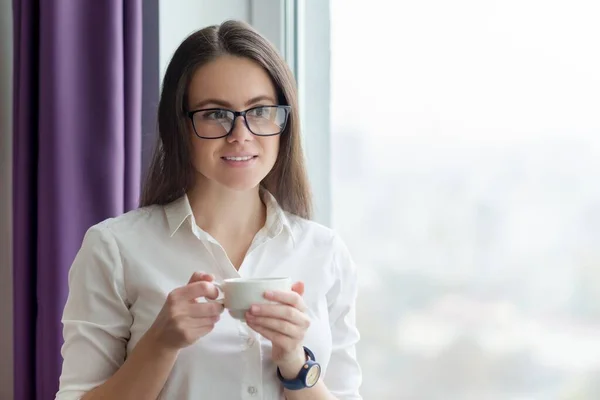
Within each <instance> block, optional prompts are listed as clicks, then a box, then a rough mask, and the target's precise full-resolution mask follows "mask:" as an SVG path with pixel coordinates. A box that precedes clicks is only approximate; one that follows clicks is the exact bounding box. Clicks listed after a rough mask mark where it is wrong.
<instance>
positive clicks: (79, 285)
mask: <svg viewBox="0 0 600 400" xmlns="http://www.w3.org/2000/svg"><path fill="white" fill-rule="evenodd" d="M212 279H213V278H212V276H209V275H206V274H197V273H195V274H193V275H192V277H191V278H190V282H189V283H188V284H187V285H185V286H183V287H181V288H177V289H175V290H174V291H172V292H171V293H170V294H169V296H168V297H167V301H166V302H165V305H164V306H163V309H162V310H161V311H160V313H159V315H158V317H157V318H156V320H155V321H154V324H153V325H152V327H151V328H150V329H149V330H148V331H147V332H146V333H145V334H144V336H142V338H141V339H140V341H139V343H138V344H137V346H136V347H135V349H134V350H133V351H132V352H131V354H129V355H127V342H128V340H129V337H130V327H131V323H132V322H133V318H132V316H131V314H130V312H129V308H128V305H127V297H126V294H125V289H124V284H123V270H122V265H121V257H120V253H119V249H118V248H117V245H116V242H115V240H114V238H113V236H112V235H111V233H110V231H109V230H108V229H106V228H102V227H94V228H91V229H90V230H89V231H88V233H87V234H86V237H85V238H84V241H83V245H82V248H81V250H80V251H79V253H78V254H77V257H76V258H75V261H74V262H73V266H72V267H71V271H70V272H69V297H68V299H67V304H66V305H65V310H64V313H63V324H64V338H65V343H64V345H63V348H62V355H63V358H64V362H63V370H62V375H61V377H60V389H59V391H58V393H57V395H56V399H57V400H75V399H81V398H83V399H84V400H94V399H116V398H118V399H124V400H127V399H136V400H144V399H156V398H157V397H158V396H159V394H160V392H161V390H162V388H163V386H164V384H165V382H166V380H167V378H168V376H169V374H170V372H171V369H172V368H173V365H174V363H175V360H176V358H177V354H178V351H179V349H181V348H183V347H185V346H188V345H190V344H192V343H194V342H195V341H196V340H198V339H199V338H200V337H201V336H204V335H206V334H207V333H208V332H210V331H211V330H212V329H213V327H214V323H216V322H217V321H218V319H219V314H220V313H221V312H222V306H221V305H219V304H197V303H196V302H195V300H194V299H196V298H197V297H203V296H208V297H213V298H214V297H216V296H217V294H218V293H217V290H216V288H215V287H214V285H212V284H210V283H209V282H210V281H212ZM126 358H127V360H125V359H126Z"/></svg>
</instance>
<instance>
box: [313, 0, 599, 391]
mask: <svg viewBox="0 0 600 400" xmlns="http://www.w3.org/2000/svg"><path fill="white" fill-rule="evenodd" d="M598 15H600V3H598V2H597V1H596V0H577V1H569V2H567V1H550V2H549V1H544V0H519V1H516V0H509V1H485V2H481V1H472V0H457V1H452V2H448V1H443V0H422V1H408V0H402V1H387V0H370V1H368V2H365V1H348V0H332V1H331V75H330V78H331V124H332V130H331V167H332V214H331V217H332V224H333V226H334V228H335V229H336V230H337V231H338V232H339V233H340V234H341V236H342V237H343V238H344V240H345V241H346V243H347V244H348V246H349V248H350V249H351V251H352V253H353V256H354V258H355V260H356V261H357V263H358V265H359V271H360V272H359V273H360V284H361V288H360V294H359V304H358V323H359V328H360V330H361V333H362V341H361V343H360V346H359V349H358V350H359V357H360V361H361V363H362V366H363V370H364V371H363V372H364V385H363V396H364V397H365V399H394V400H398V399H411V400H414V399H419V400H426V399H431V400H436V399H444V400H447V399H452V400H467V399H478V400H479V399H485V400H495V399H502V400H506V399H589V400H594V399H599V398H600V111H599V110H600V50H599V46H598V38H600V24H598V23H597V19H598V18H597V17H598ZM306 118H310V115H307V116H306Z"/></svg>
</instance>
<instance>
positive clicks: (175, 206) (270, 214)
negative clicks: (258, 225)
mask: <svg viewBox="0 0 600 400" xmlns="http://www.w3.org/2000/svg"><path fill="white" fill-rule="evenodd" d="M260 192H261V197H262V200H263V202H264V203H265V206H266V207H267V219H266V221H265V226H264V229H265V230H266V234H267V236H268V237H271V238H273V237H275V236H277V235H279V234H280V233H281V232H282V231H283V230H284V229H285V230H287V231H288V233H289V235H290V237H291V238H292V242H294V244H295V241H294V235H293V230H292V225H291V223H290V220H289V218H288V216H287V215H286V213H285V211H284V210H283V209H282V208H281V206H280V205H279V203H277V200H276V199H275V196H273V195H272V194H271V193H270V192H269V191H267V190H266V189H261V191H260ZM164 210H165V215H166V217H167V222H168V225H169V235H170V236H173V235H175V233H176V232H177V231H178V230H179V228H181V226H182V225H183V223H184V222H186V221H187V222H189V226H190V227H191V228H192V229H193V228H194V227H195V225H196V221H195V219H194V214H193V212H192V207H191V205H190V201H189V198H188V196H187V194H184V195H183V196H181V197H180V198H179V199H177V200H175V201H173V202H172V203H169V204H167V205H166V206H164ZM198 229H199V228H198Z"/></svg>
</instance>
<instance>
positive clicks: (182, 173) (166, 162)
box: [140, 21, 312, 218]
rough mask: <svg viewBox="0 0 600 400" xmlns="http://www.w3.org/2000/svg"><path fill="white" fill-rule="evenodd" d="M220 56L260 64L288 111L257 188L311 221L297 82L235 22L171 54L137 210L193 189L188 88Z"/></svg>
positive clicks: (198, 35) (263, 43) (261, 41)
mask: <svg viewBox="0 0 600 400" xmlns="http://www.w3.org/2000/svg"><path fill="white" fill-rule="evenodd" d="M221 55H234V56H239V57H246V58H249V59H251V60H253V61H255V62H256V63H258V64H259V65H261V66H262V67H263V68H264V69H265V70H266V71H267V73H268V74H269V75H270V77H271V79H272V80H273V83H274V84H275V87H276V90H277V96H278V101H279V104H281V105H289V106H291V112H290V117H289V120H288V123H287V125H286V128H285V130H284V131H283V133H282V134H281V139H280V145H279V154H278V155H277V160H276V161H275V165H274V166H273V168H272V169H271V171H270V172H269V173H268V174H267V176H266V177H265V178H264V179H263V181H262V182H261V185H262V186H263V187H264V188H266V189H267V190H268V191H269V192H271V193H272V194H273V195H274V196H275V198H276V199H277V202H278V203H279V204H280V205H281V207H282V208H283V209H284V210H286V211H288V212H290V213H292V214H296V215H298V216H300V217H303V218H310V217H311V213H312V201H311V193H310V187H309V184H308V178H307V174H306V168H305V166H304V153H303V151H302V145H301V143H300V124H299V120H300V118H299V114H298V100H297V91H296V82H295V80H294V77H293V75H292V72H291V71H290V69H289V67H288V66H287V64H286V63H285V61H284V60H283V58H282V57H281V56H280V55H279V53H278V52H277V50H276V49H275V48H274V47H273V45H272V44H271V43H269V42H268V41H267V40H266V39H265V38H264V37H262V36H261V35H260V34H259V33H258V32H256V31H255V30H254V29H253V28H252V27H250V26H249V25H248V24H246V23H244V22H240V21H226V22H224V23H223V24H221V25H214V26H209V27H207V28H204V29H201V30H199V31H197V32H194V33H192V34H191V35H190V36H188V37H187V39H185V40H184V41H183V43H181V45H179V47H178V48H177V50H176V51H175V54H174V55H173V58H172V59H171V61H170V63H169V66H168V67H167V71H166V73H165V77H164V80H163V85H162V93H161V96H160V102H159V105H158V133H159V137H158V142H157V144H156V148H155V150H154V156H153V159H152V163H151V165H150V170H149V172H148V175H147V178H146V182H145V184H144V189H143V191H142V197H141V201H140V206H142V207H144V206H149V205H152V204H160V205H164V204H168V203H170V202H172V201H174V200H176V199H177V198H179V197H181V196H183V194H184V193H186V192H187V191H188V190H190V189H191V188H192V186H193V185H194V175H195V170H194V168H193V166H192V154H191V140H192V139H193V140H195V139H196V138H193V137H192V136H193V135H190V134H189V131H188V129H189V128H188V124H187V120H186V118H187V116H186V115H185V112H186V108H187V94H188V87H189V84H190V82H191V80H192V77H193V75H194V73H195V72H196V70H197V69H198V68H200V67H201V66H203V65H204V64H206V63H208V62H210V61H212V60H214V59H215V58H217V57H219V56H221Z"/></svg>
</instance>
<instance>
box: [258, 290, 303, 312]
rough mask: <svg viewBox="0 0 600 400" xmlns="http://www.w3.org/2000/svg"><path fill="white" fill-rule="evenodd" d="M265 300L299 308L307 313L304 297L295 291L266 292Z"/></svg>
mask: <svg viewBox="0 0 600 400" xmlns="http://www.w3.org/2000/svg"><path fill="white" fill-rule="evenodd" d="M265 299H267V300H271V301H276V302H278V303H281V304H287V305H290V306H292V307H295V308H297V309H298V310H300V311H305V310H306V306H305V305H304V300H302V296H301V295H300V294H298V293H297V292H294V291H283V290H274V291H267V292H265Z"/></svg>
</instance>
